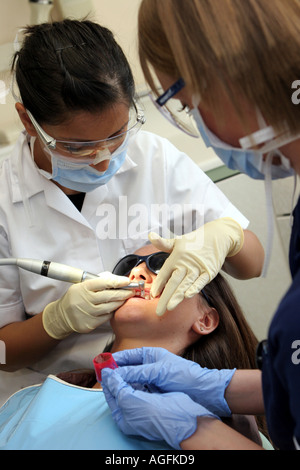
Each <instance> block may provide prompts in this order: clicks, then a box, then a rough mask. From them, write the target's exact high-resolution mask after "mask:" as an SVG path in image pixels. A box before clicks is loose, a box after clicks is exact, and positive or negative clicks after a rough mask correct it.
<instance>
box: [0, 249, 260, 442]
mask: <svg viewBox="0 0 300 470" xmlns="http://www.w3.org/2000/svg"><path fill="white" fill-rule="evenodd" d="M154 251H155V249H154V248H153V246H150V245H149V246H147V247H144V248H142V249H141V250H139V252H138V253H139V254H140V255H144V256H145V255H147V254H150V253H153V252H154ZM147 261H148V260H147ZM148 266H149V267H151V269H153V270H154V271H155V270H156V271H157V269H159V266H157V265H156V266H155V263H154V266H152V265H151V263H149V262H148ZM116 272H117V274H123V275H127V274H128V275H129V277H130V279H131V281H138V280H144V281H145V288H146V291H149V290H150V286H151V283H152V282H153V280H154V279H155V276H156V274H155V273H154V272H152V271H151V270H150V269H149V268H148V267H147V265H146V263H145V262H141V263H140V264H139V265H138V266H136V267H134V268H133V269H132V270H131V271H130V272H129V273H127V272H122V273H121V272H118V271H116ZM157 303H158V299H157V298H156V299H150V300H146V299H143V298H140V297H138V296H134V297H132V298H130V299H129V300H127V301H126V302H125V303H124V304H123V305H122V306H121V307H120V308H119V309H118V310H117V311H116V312H115V314H114V317H113V318H112V320H111V325H112V328H113V331H114V335H115V337H114V339H113V341H112V343H111V344H110V345H109V346H108V347H107V348H106V350H110V351H111V352H116V351H120V350H124V349H132V348H136V347H141V346H151V347H153V346H158V347H163V348H165V349H168V350H169V351H171V352H173V353H175V354H178V355H181V356H183V357H185V358H187V359H190V360H192V361H195V362H198V363H199V364H201V365H202V366H206V367H208V368H220V369H221V368H234V367H236V368H239V369H241V368H255V349H256V344H257V340H256V338H255V337H254V335H253V332H252V331H251V329H250V327H249V326H248V324H247V322H246V320H245V318H244V316H243V314H242V312H241V309H240V307H239V305H238V304H237V301H236V299H235V297H234V296H233V294H232V292H231V290H230V288H229V286H228V284H227V282H226V281H225V280H224V278H223V277H221V275H218V276H217V277H216V278H215V279H214V280H213V281H212V282H211V283H210V284H209V285H207V286H206V287H205V290H204V292H202V293H201V294H197V295H196V296H194V297H193V298H191V299H185V300H183V301H182V303H181V304H180V305H179V306H178V307H177V308H176V309H174V310H173V311H171V312H168V311H167V312H165V314H164V315H163V316H161V317H159V316H157V315H156V305H157ZM47 380H48V379H47ZM57 380H59V381H58V382H57ZM62 380H63V382H62ZM69 384H72V386H70V385H69ZM74 385H75V387H74ZM99 386H100V385H99V384H97V383H96V379H95V374H94V372H93V371H92V370H91V371H72V372H69V373H61V374H59V376H58V379H55V380H54V378H51V382H49V381H48V382H47V381H46V382H45V384H44V385H42V386H41V387H40V390H39V391H37V390H36V389H34V388H32V387H30V388H29V391H28V392H27V393H26V390H25V391H23V394H20V392H18V393H19V394H20V400H19V401H18V394H16V395H15V396H14V397H13V398H12V399H10V400H9V401H8V402H7V405H6V406H5V405H4V406H3V407H2V408H1V409H0V435H1V436H2V438H0V449H6V448H15V447H16V446H17V445H21V446H22V448H31V449H32V448H33V449H34V448H38V449H45V448H48V449H49V448H50V449H51V448H52V449H54V448H55V449H57V448H60V449H69V448H73V449H74V448H77V449H84V448H89V449H91V448H96V449H118V448H119V449H124V448H125V449H167V448H168V446H167V444H166V443H157V442H153V441H151V442H150V441H147V442H145V440H143V439H142V438H134V437H131V436H125V435H123V434H122V433H121V431H119V429H118V428H117V426H116V425H115V424H114V422H113V420H112V418H111V414H110V410H109V408H108V406H107V404H106V402H105V399H104V398H103V392H102V391H101V390H99V389H98V388H99ZM49 387H50V389H49ZM82 387H86V388H82ZM43 388H44V395H43ZM30 394H31V395H33V398H32V397H31V396H29V395H30ZM35 394H37V395H35ZM99 394H100V395H99ZM24 396H25V398H24ZM36 397H38V398H36ZM100 397H101V398H100ZM26 400H28V407H29V408H30V413H31V415H30V416H29V417H28V416H27V405H26ZM24 403H25V408H24V411H22V406H23V407H24ZM50 403H51V405H50ZM34 406H35V407H36V409H35V408H34ZM47 407H48V408H49V407H50V409H49V411H46V408H47ZM15 409H18V411H17V412H15V411H14V410H15ZM32 413H33V416H32ZM41 415H42V416H41ZM24 416H25V419H24ZM49 416H51V418H49ZM32 418H33V419H32ZM26 419H28V421H27V422H26ZM49 419H50V422H51V423H52V424H51V426H50V424H49ZM224 421H225V422H226V423H227V424H229V425H230V426H232V427H234V428H235V429H236V430H238V431H239V432H241V433H242V434H244V435H246V436H247V437H248V438H250V439H252V440H253V441H255V442H257V443H259V444H261V440H260V436H259V433H258V432H257V426H256V423H255V420H254V418H253V417H248V418H246V417H243V416H239V417H237V416H233V417H232V418H227V419H226V420H224ZM16 423H17V425H16ZM19 423H21V424H19ZM40 423H43V424H42V425H41V424H40ZM55 423H56V425H57V426H58V428H57V429H56V430H55V431H54V427H55ZM260 424H261V423H260ZM18 426H20V428H18ZM39 426H42V429H39ZM9 429H13V430H14V431H13V434H12V435H11V434H10V433H9ZM18 429H19V435H20V441H19V442H18V441H17V440H16V436H18V432H17V431H18ZM259 429H260V431H261V432H263V433H265V427H262V426H261V425H260V426H259ZM16 430H17V431H16ZM92 430H93V431H92ZM1 431H2V434H1ZM28 433H29V436H31V437H32V433H34V434H35V438H34V440H30V439H29V440H27V444H26V439H25V438H24V436H26V435H28ZM28 445H29V446H30V447H28ZM26 446H27V447H26Z"/></svg>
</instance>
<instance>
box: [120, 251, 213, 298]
mask: <svg viewBox="0 0 300 470" xmlns="http://www.w3.org/2000/svg"><path fill="white" fill-rule="evenodd" d="M169 256H170V253H166V252H164V251H158V252H155V253H150V254H148V255H139V254H137V253H133V254H130V255H126V256H124V258H121V259H120V260H119V261H118V263H117V264H116V266H115V267H114V269H113V271H112V273H113V274H116V275H118V276H129V275H130V273H131V271H132V270H133V269H134V268H136V267H138V266H139V265H140V264H141V263H146V266H147V268H148V269H149V271H151V272H152V273H153V274H156V275H157V274H158V273H159V271H160V270H161V268H162V267H163V264H164V263H165V261H166V260H167V258H168V257H169ZM201 293H202V295H203V297H204V298H205V299H206V301H207V302H208V304H209V305H211V306H212V304H211V301H210V300H209V299H208V297H207V295H206V293H205V291H204V289H202V291H201ZM139 296H142V297H143V298H145V299H146V300H149V299H150V290H149V289H147V288H145V289H144V292H143V293H142V294H140V295H139Z"/></svg>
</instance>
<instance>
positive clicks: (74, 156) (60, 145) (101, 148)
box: [26, 103, 145, 164]
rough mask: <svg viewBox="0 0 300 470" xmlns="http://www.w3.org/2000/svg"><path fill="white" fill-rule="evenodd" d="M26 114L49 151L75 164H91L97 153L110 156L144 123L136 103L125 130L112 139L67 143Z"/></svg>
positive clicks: (131, 109) (142, 114)
mask: <svg viewBox="0 0 300 470" xmlns="http://www.w3.org/2000/svg"><path fill="white" fill-rule="evenodd" d="M26 111H27V114H28V116H29V118H30V120H31V122H32V124H33V126H34V128H35V130H36V132H37V134H38V136H39V137H40V139H41V140H42V142H43V143H44V144H45V146H46V147H47V148H48V149H49V150H55V151H57V152H59V153H60V158H65V159H66V160H68V161H73V162H76V163H87V164H91V163H93V162H94V161H95V159H96V158H97V157H96V156H97V153H99V152H106V153H108V155H110V154H111V153H112V152H114V151H115V150H116V149H117V148H118V147H120V145H121V144H122V143H123V141H124V140H125V137H126V136H132V135H133V134H135V133H136V132H137V131H138V130H139V129H140V128H141V126H142V125H143V124H144V123H145V116H144V113H143V111H142V109H141V108H140V107H138V105H137V104H136V103H134V105H133V106H132V107H131V108H130V110H129V120H128V123H127V125H126V130H125V131H124V132H121V133H120V134H117V135H115V136H113V137H109V138H108V139H103V140H95V141H84V142H80V141H68V140H58V139H55V138H54V137H51V136H50V135H49V134H47V133H46V132H45V131H44V130H43V129H42V127H41V126H40V125H39V124H38V122H37V121H36V120H35V118H34V117H33V115H32V114H31V112H30V111H28V110H26Z"/></svg>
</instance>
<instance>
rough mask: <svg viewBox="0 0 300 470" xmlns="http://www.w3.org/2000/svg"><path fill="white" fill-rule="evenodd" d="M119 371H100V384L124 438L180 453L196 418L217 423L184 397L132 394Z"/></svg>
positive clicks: (199, 406) (195, 423) (192, 432)
mask: <svg viewBox="0 0 300 470" xmlns="http://www.w3.org/2000/svg"><path fill="white" fill-rule="evenodd" d="M119 371H120V369H115V370H112V369H103V371H102V382H101V383H102V387H103V392H104V394H105V398H106V401H107V403H108V405H109V407H110V409H111V411H112V417H113V419H114V421H115V422H116V423H117V425H118V426H119V428H120V429H121V431H122V432H123V433H124V434H128V435H135V436H142V437H144V438H146V439H149V440H152V441H162V440H165V441H166V442H167V443H168V444H169V445H170V446H171V447H174V448H175V449H181V447H180V443H181V442H182V441H184V440H185V439H187V438H188V437H190V436H191V435H192V434H194V432H195V431H196V429H197V417H201V416H202V417H204V416H208V417H211V418H216V419H219V418H218V417H217V416H214V415H213V414H212V413H210V412H209V411H208V410H206V409H205V408H203V406H201V405H198V403H195V402H194V401H193V400H191V398H190V397H189V396H187V395H185V394H184V393H180V392H171V393H148V392H141V391H140V390H134V389H133V388H132V387H131V386H130V385H128V384H127V383H126V382H124V380H123V379H122V377H121V376H120V374H119Z"/></svg>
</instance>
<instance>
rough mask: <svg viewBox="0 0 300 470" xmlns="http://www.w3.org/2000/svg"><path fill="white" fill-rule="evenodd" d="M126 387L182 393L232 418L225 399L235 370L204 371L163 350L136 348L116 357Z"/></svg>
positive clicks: (114, 355)
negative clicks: (137, 384) (127, 385)
mask: <svg viewBox="0 0 300 470" xmlns="http://www.w3.org/2000/svg"><path fill="white" fill-rule="evenodd" d="M113 357H114V359H115V361H116V362H117V364H118V366H119V369H118V371H119V374H120V375H121V377H122V378H123V379H124V380H125V382H127V383H131V384H134V383H139V384H148V385H154V386H155V387H156V388H157V389H158V390H159V391H161V392H183V393H185V394H187V395H189V397H190V398H191V399H192V400H194V401H195V402H197V403H199V404H201V405H202V406H204V407H205V408H207V409H208V410H210V411H211V412H212V413H215V414H216V415H218V416H223V417H225V416H231V411H230V409H229V407H228V404H227V402H226V400H225V398H224V395H225V390H226V388H227V386H228V385H229V383H230V381H231V379H232V377H233V375H234V373H235V369H233V370H228V369H224V370H217V369H207V368H203V367H201V366H200V365H199V364H197V363H196V362H193V361H188V360H186V359H183V358H182V357H180V356H176V355H175V354H172V353H170V352H169V351H167V350H166V349H163V348H137V349H129V350H125V351H121V352H117V353H114V354H113Z"/></svg>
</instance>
